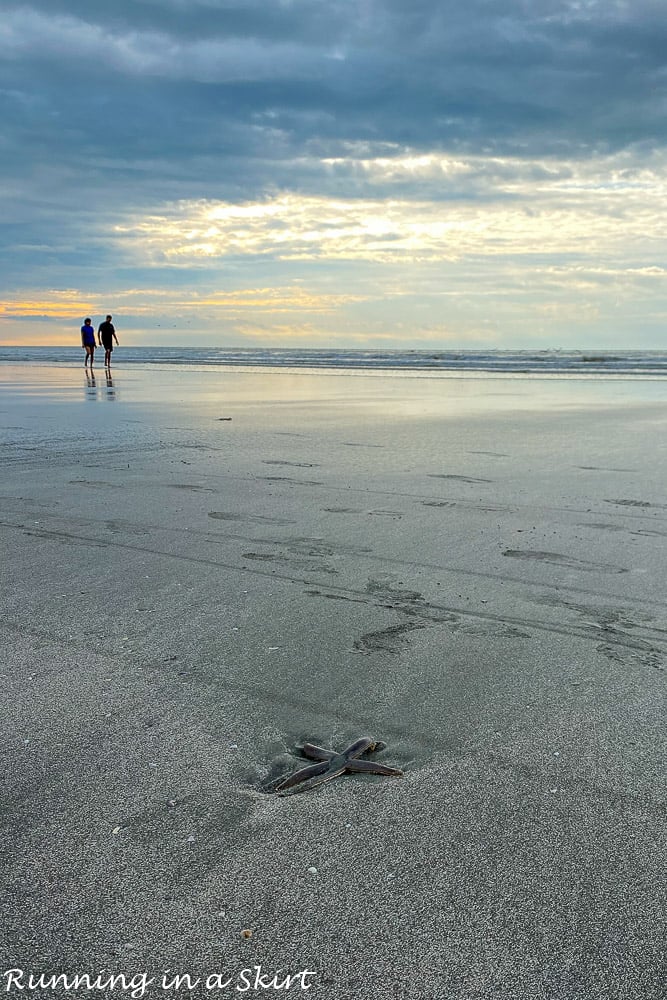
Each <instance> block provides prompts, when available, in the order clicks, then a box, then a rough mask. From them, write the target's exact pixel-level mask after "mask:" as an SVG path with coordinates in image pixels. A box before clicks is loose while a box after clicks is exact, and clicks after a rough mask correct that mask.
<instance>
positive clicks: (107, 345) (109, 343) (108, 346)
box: [102, 340, 113, 351]
mask: <svg viewBox="0 0 667 1000" xmlns="http://www.w3.org/2000/svg"><path fill="white" fill-rule="evenodd" d="M102 347H103V348H104V350H105V351H113V340H103V341H102Z"/></svg>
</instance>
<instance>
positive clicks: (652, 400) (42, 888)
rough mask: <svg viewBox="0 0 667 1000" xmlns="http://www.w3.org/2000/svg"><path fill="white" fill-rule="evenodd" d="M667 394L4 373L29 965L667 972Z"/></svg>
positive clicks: (13, 742) (7, 918) (237, 970)
mask: <svg viewBox="0 0 667 1000" xmlns="http://www.w3.org/2000/svg"><path fill="white" fill-rule="evenodd" d="M666 404H667V386H666V385H665V384H664V383H661V382H632V381H630V380H628V381H620V380H619V381H616V382H614V381H613V380H608V381H606V382H595V381H593V380H583V379H582V380H565V379H562V380H561V379H551V380H550V379H528V378H523V379H522V378H493V379H491V378H487V379H485V378H474V377H469V378H458V379H442V378H438V379H428V378H407V377H391V376H387V375H381V376H379V375H374V376H369V377H365V376H362V375H358V374H355V375H349V376H348V375H343V374H336V375H325V374H317V375H315V374H313V375H309V374H307V373H298V374H290V373H288V372H281V373H277V374H272V373H270V372H247V373H244V372H231V371H223V372H219V371H217V372H216V371H210V370H205V371H184V370H180V369H168V368H164V369H158V370H148V369H142V368H136V369H132V370H130V371H122V370H119V371H117V372H114V377H113V379H112V380H111V384H108V380H107V379H106V378H105V376H104V373H103V372H102V371H101V370H100V372H99V373H97V374H96V379H95V384H94V385H93V384H91V383H90V382H88V381H86V379H85V377H84V375H83V373H82V372H76V371H71V370H65V369H61V370H52V369H48V368H43V367H40V366H37V365H35V366H24V367H22V368H18V367H16V368H13V367H11V366H9V365H5V366H2V368H1V369H0V434H1V437H0V441H1V443H2V463H3V476H2V486H1V488H0V493H1V496H0V512H1V513H0V538H1V544H2V565H3V578H4V579H5V581H6V582H8V583H9V586H5V587H3V594H4V596H3V607H2V619H1V623H0V648H1V653H2V657H1V659H2V664H3V666H2V668H1V669H0V673H1V674H2V677H1V680H2V686H1V690H2V696H1V697H2V702H1V704H2V727H1V738H2V756H3V760H4V762H5V765H6V766H5V768H4V769H3V770H4V775H3V779H2V788H3V806H2V812H1V816H2V822H3V827H4V831H3V837H2V851H3V854H4V855H5V863H4V865H3V871H4V874H3V882H4V895H5V900H6V901H5V904H4V906H3V915H4V921H3V923H4V926H3V928H2V932H1V933H2V952H1V954H2V963H3V965H2V968H4V969H10V968H20V969H23V970H24V971H25V972H26V973H27V972H28V971H30V972H33V973H40V972H46V973H53V972H63V971H67V972H70V973H73V972H81V973H84V972H88V973H91V974H93V973H96V972H98V971H99V970H101V969H106V970H111V971H112V972H115V973H120V972H124V973H126V974H127V976H128V977H129V976H131V975H137V974H140V973H142V972H146V973H147V975H148V976H150V977H152V978H153V980H154V981H153V982H152V983H151V984H150V985H149V986H148V987H147V989H146V991H145V993H144V995H145V996H150V997H162V996H169V995H190V996H233V995H237V993H244V992H245V993H247V995H274V994H275V993H276V992H280V993H282V992H283V991H278V990H277V989H276V985H279V984H280V982H284V981H285V976H286V975H287V974H292V975H293V976H294V977H295V978H294V980H293V982H292V984H291V988H290V990H289V992H290V994H297V995H301V994H302V993H304V992H307V995H308V996H310V997H312V998H315V1000H320V998H322V1000H348V998H349V1000H356V998H362V997H363V998H368V1000H383V998H390V997H391V998H409V1000H412V998H415V1000H421V998H424V1000H430V998H434V1000H435V998H446V1000H464V998H465V1000H470V998H479V1000H496V998H512V1000H514V998H517V1000H523V998H531V1000H533V998H539V1000H541V998H545V1000H547V998H548V1000H575V998H576V1000H580V998H581V1000H583V998H586V1000H588V998H590V1000H599V998H601V997H605V998H607V997H609V998H616V997H618V998H624V1000H630V998H635V997H636V998H637V1000H640V998H641V1000H653V998H656V1000H657V998H658V997H662V996H663V989H664V985H663V980H662V974H663V973H664V929H665V928H664V903H665V879H664V871H665V851H664V845H665V827H664V763H665V759H664V708H665V702H664V686H665V663H666V659H667V657H666V653H667V640H666V637H667V631H666V629H667V615H666V613H665V538H666V537H667V492H666V491H665V485H664V484H665V481H666V478H665V472H666V469H665V449H664V437H665V428H666V426H667V405H666ZM361 735H368V736H371V737H374V738H377V739H378V740H382V741H384V742H385V743H386V744H387V746H386V749H385V750H383V751H382V752H381V753H380V754H378V755H377V756H378V758H379V759H380V760H382V761H383V762H385V763H387V764H390V765H393V766H398V767H401V768H403V769H404V772H405V773H404V777H403V778H386V777H376V776H373V775H369V776H366V775H357V776H344V777H340V778H337V779H335V780H334V781H331V782H330V783H328V784H326V785H323V786H322V787H321V788H319V789H317V790H314V791H310V792H307V793H305V794H303V795H292V796H285V797H280V796H277V795H275V794H272V793H271V791H270V787H271V782H274V781H275V780H277V779H278V778H279V776H281V775H285V774H287V773H290V772H291V771H292V770H293V769H295V768H297V767H298V766H300V764H301V758H300V756H299V754H298V751H297V749H296V747H297V746H298V744H299V742H302V741H303V740H310V741H311V742H316V743H320V744H321V745H323V746H325V747H331V748H342V747H344V746H346V745H347V744H348V743H349V742H351V741H352V740H353V739H355V738H357V737H358V736H361ZM244 929H247V930H250V931H252V936H250V937H248V938H244V937H243V936H242V931H243V930H244ZM256 967H260V969H261V972H260V974H261V976H263V977H265V978H264V979H262V980H257V981H256V980H255V976H256V971H255V970H256ZM166 969H170V970H171V972H170V973H169V974H168V976H172V975H174V974H175V973H181V974H186V973H187V974H189V975H190V976H191V977H192V978H193V980H194V979H196V978H200V979H201V982H200V983H199V984H198V985H197V986H195V988H194V989H193V990H191V991H190V990H187V989H186V988H185V987H184V986H183V987H182V988H181V990H180V991H167V990H165V989H163V988H162V977H163V975H164V974H165V972H164V970H166ZM244 969H251V970H252V974H247V975H246V977H245V978H243V975H242V970H244ZM279 969H280V970H282V971H281V972H280V973H277V970H279ZM305 970H309V975H308V976H307V977H305V978H304V975H305ZM1 971H2V969H0V972H1ZM216 973H220V974H222V975H223V978H224V980H225V981H226V980H230V982H229V985H228V986H226V987H225V989H224V990H222V989H220V990H213V988H212V986H213V984H214V982H217V981H214V980H211V981H210V982H209V989H208V991H207V989H206V979H207V977H209V976H211V975H213V974H216ZM276 974H277V976H278V978H277V979H272V977H274V976H275V975H276ZM299 975H301V978H299ZM247 983H250V984H251V987H252V988H247V985H246V984H247ZM267 983H268V984H269V985H268V986H267ZM271 983H273V985H271ZM5 984H6V979H3V978H0V988H1V989H2V990H3V991H4V988H5ZM304 984H307V985H308V986H310V989H308V990H307V991H305V990H303V989H302V986H303V985H304ZM255 986H257V989H255ZM262 987H264V988H262ZM285 992H287V991H286V990H285ZM10 995H11V994H10ZM16 995H18V991H16ZM23 995H24V996H26V995H29V994H28V992H27V991H26V992H24V993H23ZM32 995H34V996H39V995H44V996H46V995H57V994H54V993H53V991H51V990H48V991H43V993H42V994H40V993H39V992H38V991H37V992H33V993H32ZM71 995H76V996H84V995H87V996H89V995H92V994H91V993H90V992H89V991H86V990H85V989H83V990H79V991H78V992H75V993H73V994H71ZM98 995H100V994H99V993H98ZM105 995H109V996H117V995H130V992H129V990H128V991H126V992H125V993H124V994H122V993H121V991H120V989H117V990H116V991H115V992H108V993H106V994H105Z"/></svg>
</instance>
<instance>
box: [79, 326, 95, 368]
mask: <svg viewBox="0 0 667 1000" xmlns="http://www.w3.org/2000/svg"><path fill="white" fill-rule="evenodd" d="M81 346H82V347H83V349H84V350H85V352H86V360H85V361H84V363H83V367H84V368H87V367H88V358H90V367H91V368H92V367H93V361H94V360H95V327H93V326H91V325H90V317H87V318H86V319H84V321H83V326H82V327H81Z"/></svg>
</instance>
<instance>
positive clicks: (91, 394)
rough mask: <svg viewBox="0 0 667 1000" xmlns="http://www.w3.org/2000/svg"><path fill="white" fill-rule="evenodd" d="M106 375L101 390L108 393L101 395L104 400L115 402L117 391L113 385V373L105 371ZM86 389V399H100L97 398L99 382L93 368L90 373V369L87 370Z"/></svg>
mask: <svg viewBox="0 0 667 1000" xmlns="http://www.w3.org/2000/svg"><path fill="white" fill-rule="evenodd" d="M104 374H105V382H104V386H100V389H102V388H103V389H104V390H106V391H104V392H102V394H101V395H102V397H103V398H104V399H108V400H114V401H115V399H116V389H115V387H114V384H113V379H112V377H111V372H110V371H109V370H108V369H105V372H104ZM84 389H85V398H86V399H90V400H93V399H94V400H97V398H98V396H97V380H96V378H95V372H94V371H93V369H92V368H91V369H90V371H89V370H88V369H86V382H85V385H84Z"/></svg>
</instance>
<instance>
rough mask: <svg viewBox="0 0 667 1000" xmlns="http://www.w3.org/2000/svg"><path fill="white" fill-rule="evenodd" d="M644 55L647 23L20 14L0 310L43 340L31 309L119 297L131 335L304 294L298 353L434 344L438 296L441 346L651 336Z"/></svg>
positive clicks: (5, 106) (651, 182)
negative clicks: (449, 323)
mask: <svg viewBox="0 0 667 1000" xmlns="http://www.w3.org/2000/svg"><path fill="white" fill-rule="evenodd" d="M666 50H667V22H666V21H665V18H664V5H663V3H662V0H660V2H658V0H634V2H633V3H629V2H623V0H606V2H601V0H600V2H598V0H503V2H499V3H495V4H491V3H489V2H488V0H467V2H466V3H460V4H448V5H443V4H442V3H441V2H440V0H412V2H411V3H406V2H404V0H358V2H352V0H328V2H326V3H325V2H322V0H243V2H241V0H187V2H186V0H115V2H114V3H113V4H109V3H106V2H103V0H31V2H30V3H17V2H15V3H13V4H11V5H10V6H9V7H8V8H7V9H6V10H5V11H4V13H3V20H2V24H1V25H0V57H1V58H0V120H1V123H2V128H1V129H0V214H1V215H2V218H3V224H4V225H3V242H2V244H1V245H0V269H1V271H2V274H3V279H2V285H3V287H2V288H0V297H1V298H2V299H4V300H5V301H6V302H8V303H10V305H11V303H12V302H18V301H24V302H25V303H27V305H26V308H33V306H34V308H35V309H36V310H37V311H36V312H35V313H33V314H31V315H38V314H39V315H45V316H48V317H50V318H51V320H52V321H53V322H56V320H57V317H58V316H61V317H62V318H63V322H64V320H65V318H66V317H65V313H63V312H59V310H65V309H67V308H68V306H67V300H66V298H63V299H62V301H61V300H59V299H58V298H57V295H56V296H55V297H54V296H53V295H52V294H51V292H50V290H51V289H56V290H58V289H60V290H63V289H71V288H76V287H80V288H83V289H96V290H97V292H96V294H95V295H94V296H93V297H92V298H91V297H90V296H89V297H88V298H87V299H86V297H85V296H84V301H88V302H90V303H91V305H90V306H87V308H89V309H90V311H92V312H94V311H95V310H94V309H93V308H92V306H93V305H95V304H99V305H100V307H101V308H102V310H103V311H104V310H106V309H107V308H108V306H107V302H108V301H109V299H110V298H111V297H116V301H119V302H122V304H123V306H124V305H125V300H124V299H123V298H122V297H123V296H124V295H126V294H127V289H132V288H135V289H136V288H139V289H145V290H146V291H145V300H144V303H143V305H139V304H137V303H138V302H139V297H137V299H136V300H135V306H136V310H137V312H136V316H137V326H138V325H139V318H140V317H142V316H143V317H144V318H145V319H146V321H149V320H150V321H151V322H152V321H153V320H155V322H158V321H159V322H160V323H163V322H167V320H168V318H169V317H174V322H177V323H178V322H180V321H181V319H180V318H181V317H183V323H186V322H190V321H191V319H192V318H193V317H194V316H196V315H201V316H202V322H203V320H204V318H208V317H209V316H212V315H215V316H220V315H222V313H220V312H217V313H216V312H215V310H216V309H218V310H221V309H225V310H227V313H226V315H227V316H228V317H229V315H230V312H229V311H230V310H231V309H235V310H237V313H235V316H237V317H242V314H243V313H244V310H245V315H246V318H247V319H248V322H251V323H255V322H259V321H258V320H257V316H256V314H257V311H258V310H260V309H261V310H263V312H262V315H263V316H268V314H269V312H270V310H271V309H273V310H274V311H275V312H276V314H279V313H280V311H281V310H282V309H291V308H292V307H291V305H290V304H289V303H290V302H291V301H293V302H294V303H295V308H297V307H298V306H299V301H300V300H298V299H297V298H293V299H290V298H289V296H290V295H291V294H292V292H290V291H285V297H284V299H282V298H281V297H280V296H281V295H282V294H283V293H282V292H281V293H280V294H279V295H278V297H277V298H276V299H275V300H274V301H273V305H270V304H269V305H267V306H266V307H264V306H262V305H261V302H262V301H264V300H263V299H261V297H260V298H257V297H255V298H253V295H254V293H251V294H249V295H246V293H247V292H248V290H252V289H262V288H264V289H281V290H289V289H292V288H293V287H296V283H297V281H299V280H301V281H303V282H304V284H303V286H302V287H304V288H305V287H307V288H308V289H309V291H308V294H309V295H311V296H312V297H313V298H312V300H311V301H310V302H307V301H306V300H305V299H304V300H301V301H300V305H301V307H302V308H303V309H304V310H307V311H309V315H308V319H307V321H306V322H305V323H304V327H303V328H304V329H306V328H309V324H311V325H312V327H313V330H311V333H312V336H314V337H315V336H319V334H316V333H315V332H314V331H315V328H316V329H317V330H320V331H326V332H327V334H330V335H331V336H333V335H334V333H335V331H334V327H333V326H329V325H328V321H329V319H331V321H332V323H333V322H334V319H333V317H336V319H337V321H338V322H342V320H343V319H344V321H345V324H346V329H347V330H348V331H352V330H353V329H354V330H356V331H357V333H358V335H359V336H360V337H362V336H368V337H378V336H383V335H384V334H383V332H382V323H383V322H385V323H387V324H389V326H390V328H391V329H393V330H396V331H397V332H396V336H399V335H400V336H403V337H405V338H409V336H410V333H409V312H408V310H409V309H411V310H412V313H413V314H414V315H415V316H416V315H417V313H418V312H419V311H420V310H426V311H428V309H430V310H431V311H432V315H430V316H429V317H427V318H424V321H423V322H422V320H421V318H419V323H421V327H420V328H421V329H422V330H423V331H426V330H427V329H428V330H437V329H440V330H441V331H442V330H443V329H444V328H443V325H442V323H441V322H440V321H439V318H438V316H437V308H438V303H439V302H441V300H440V299H438V294H439V292H438V290H437V287H436V286H437V285H438V283H439V284H440V286H442V284H443V282H446V286H447V287H446V291H447V294H448V295H449V298H448V303H449V304H451V303H456V308H457V312H456V317H455V321H456V324H458V326H457V328H458V329H459V330H460V331H461V335H462V336H463V337H473V336H478V335H479V336H488V337H489V338H496V337H497V336H498V335H499V334H498V333H497V330H496V327H497V322H496V318H497V320H498V323H500V322H502V323H504V324H505V329H506V335H507V336H508V337H512V336H515V334H516V331H517V330H519V329H521V328H522V324H524V322H525V326H526V329H528V327H529V325H530V318H527V319H526V320H525V321H524V318H523V317H524V312H525V310H526V308H527V305H530V308H531V310H532V314H533V315H538V313H539V314H540V315H541V316H543V317H546V318H545V319H544V322H545V323H551V328H550V329H551V330H552V331H553V332H554V335H557V336H566V335H567V329H566V325H565V320H564V319H562V321H561V319H560V318H559V317H564V316H565V314H566V312H567V309H566V308H565V305H564V303H565V299H566V298H567V297H568V296H569V301H571V302H572V303H574V306H573V307H572V309H571V310H570V312H571V313H572V314H573V315H574V317H575V319H574V320H573V322H575V321H576V318H577V317H585V316H588V317H589V319H588V320H587V321H586V322H587V323H588V326H587V327H586V329H587V330H589V331H597V332H600V335H602V333H601V331H603V329H605V328H608V327H609V320H610V318H611V319H613V321H614V324H615V325H614V330H616V329H617V328H618V333H616V334H614V335H618V336H623V335H625V333H624V331H626V330H630V329H631V322H632V320H631V317H632V316H633V315H634V317H635V323H636V324H640V325H641V328H642V331H644V333H645V334H646V335H647V336H651V337H653V336H657V333H654V332H653V331H654V330H655V331H657V321H655V324H654V318H655V317H657V316H658V315H659V314H660V313H661V312H662V311H664V276H663V274H662V270H661V267H662V265H661V262H662V261H664V253H665V238H664V236H663V233H662V230H663V228H664V226H663V225H662V221H661V217H660V216H661V211H662V210H661V206H662V204H664V198H665V194H666V193H667V192H666V191H665V188H666V187H667V169H666V166H667V164H666V161H665V145H666V143H665V140H666V137H667V132H666V128H667V114H666V111H667V73H666V72H665V65H664V52H665V51H666ZM612 288H613V293H614V296H615V300H614V301H615V305H614V309H613V315H612V313H611V312H610V310H609V309H608V308H607V306H606V304H605V301H604V297H603V293H604V294H607V296H608V295H609V293H610V291H611V290H612ZM418 289H426V290H427V292H426V295H425V298H422V299H420V297H419V295H418V294H417V290H418ZM640 289H641V292H640ZM649 289H650V291H649ZM155 290H158V291H160V292H161V294H162V299H161V301H159V303H158V299H157V298H156V299H154V298H153V297H152V292H153V291H155ZM58 294H62V295H63V296H66V293H65V292H60V293H58ZM215 295H221V296H223V299H224V302H223V299H220V301H218V302H217V304H216V303H214V302H210V301H209V299H210V297H211V296H215ZM374 295H375V296H376V301H375V304H373V302H374V298H373V297H374ZM198 296H200V297H201V301H200V302H199V306H197V305H196V303H197V297H198ZM225 296H226V297H228V298H224V297H225ZM234 296H236V299H234V298H233V297H234ZM336 296H338V297H339V298H338V299H336ZM345 296H350V297H351V299H350V301H343V299H344V297H345ZM540 296H542V297H543V304H544V305H545V308H542V307H541V306H540V304H539V302H540V301H542V300H540ZM492 297H493V298H494V300H495V301H499V302H501V303H502V305H501V308H500V309H499V310H498V311H496V317H495V318H489V317H487V318H486V319H485V318H484V317H482V316H481V314H480V312H479V310H478V308H477V302H478V301H479V300H482V301H484V300H486V299H487V298H488V299H490V298H492ZM587 297H588V298H587ZM315 300H317V302H319V303H320V306H319V307H318V306H317V305H316V304H315ZM381 300H384V312H383V311H382V309H383V305H382V301H381ZM266 301H268V302H269V303H270V302H271V296H270V295H269V296H268V297H267V300H266ZM327 302H329V303H330V308H331V312H328V311H327V309H328V308H329V307H328V306H327V305H326V303H327ZM387 302H389V303H390V305H389V306H387V304H386V303H387ZM30 303H33V306H31V305H30ZM40 303H42V304H43V305H44V308H45V310H46V311H45V312H44V311H42V312H40V311H39V308H38V307H39V304H40ZM49 303H50V305H49ZM549 303H551V306H550V305H549ZM554 303H561V306H562V308H558V309H557V308H555V306H554V305H553V304H554ZM591 303H592V305H590V304H591ZM153 304H155V306H156V309H155V312H152V311H151V310H152V308H153ZM589 305H590V308H589ZM127 306H128V309H129V308H130V306H131V302H130V298H128V299H127ZM403 306H404V307H405V313H404V314H401V315H400V318H399V315H398V313H396V311H395V310H396V308H398V310H399V312H400V309H401V308H402V307H403ZM546 307H548V308H546ZM579 307H580V308H579ZM197 308H200V309H201V312H200V313H199V314H197V311H196V310H197ZM72 309H73V310H75V309H76V303H74V302H73V303H72ZM144 309H148V312H143V311H142V310H144ZM49 310H51V311H49ZM206 310H213V312H206ZM318 310H319V311H318ZM522 310H523V312H522ZM315 314H317V317H319V318H313V317H314V316H315ZM26 315H27V314H26ZM128 315H130V314H129V313H128ZM132 315H134V314H132ZM419 315H420V317H421V313H419ZM158 317H160V318H159V319H158ZM327 317H328V319H327ZM549 317H551V318H550V319H549ZM596 317H597V318H596ZM0 318H1V317H0ZM74 318H75V313H73V314H72V319H74ZM644 319H646V322H644ZM487 320H488V322H487ZM9 322H10V319H9V314H8V313H5V314H4V319H3V323H5V324H6V323H9ZM11 322H17V323H21V322H22V320H20V319H12V320H11ZM45 322H46V321H45ZM233 322H234V323H235V324H236V325H235V326H234V329H233V330H232V331H231V332H230V334H229V335H230V336H232V335H235V334H236V333H237V332H238V331H240V330H241V327H240V326H239V325H238V324H239V322H240V320H237V318H235V319H234V321H233ZM267 322H268V321H267ZM399 323H401V324H403V326H402V327H400V330H399ZM653 324H654V325H653ZM260 325H261V324H260ZM270 325H271V324H270V322H269V326H270ZM287 326H289V324H287ZM248 329H249V327H248ZM448 329H449V327H448ZM498 329H499V327H498ZM275 330H276V335H278V333H279V335H280V336H287V332H286V329H285V330H281V331H278V326H277V325H275ZM400 331H402V332H400ZM545 331H546V332H545V333H544V335H547V332H548V331H547V330H546V328H545ZM646 331H649V332H648V333H646ZM597 332H596V333H595V335H596V336H597ZM239 335H241V334H240V333H239ZM442 335H443V336H445V334H444V333H442ZM527 335H528V334H526V336H527ZM591 335H593V334H592V333H591ZM643 335H644V334H643ZM243 336H245V334H243ZM248 336H249V334H248ZM350 336H351V333H350ZM424 336H426V333H424ZM536 336H537V334H536ZM539 336H542V334H539Z"/></svg>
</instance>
